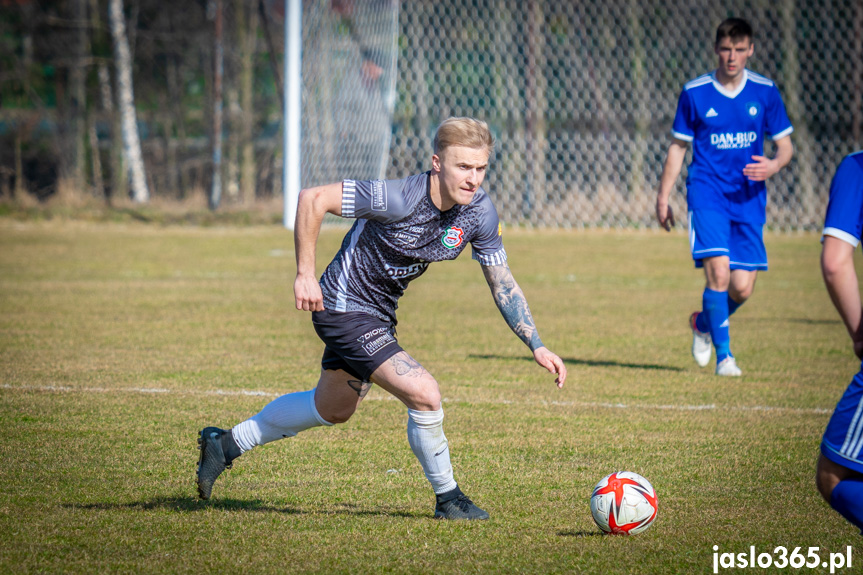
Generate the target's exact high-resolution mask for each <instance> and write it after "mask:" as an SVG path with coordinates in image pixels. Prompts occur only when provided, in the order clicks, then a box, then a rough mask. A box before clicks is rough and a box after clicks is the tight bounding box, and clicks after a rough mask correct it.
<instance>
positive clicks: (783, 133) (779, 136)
mask: <svg viewBox="0 0 863 575" xmlns="http://www.w3.org/2000/svg"><path fill="white" fill-rule="evenodd" d="M793 131H794V126H788V127H787V128H785V129H784V130H782V131H781V132H779V133H778V134H772V135H771V136H770V139H771V140H773V141H774V142H775V141H776V140H781V139H782V138H784V137H785V136H787V135H788V134H790V133H791V132H793Z"/></svg>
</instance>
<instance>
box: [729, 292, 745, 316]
mask: <svg viewBox="0 0 863 575" xmlns="http://www.w3.org/2000/svg"><path fill="white" fill-rule="evenodd" d="M744 303H746V302H745V301H744V302H741V303H737V302H736V301H734V300H733V299H731V296H728V317H731V316H732V315H734V312H736V311H737V308H739V307H740V306H742V305H743V304H744Z"/></svg>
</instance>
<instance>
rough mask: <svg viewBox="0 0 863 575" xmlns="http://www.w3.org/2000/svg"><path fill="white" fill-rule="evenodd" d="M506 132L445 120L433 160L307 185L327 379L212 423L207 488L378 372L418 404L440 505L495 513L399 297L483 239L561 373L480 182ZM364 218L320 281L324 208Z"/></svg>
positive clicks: (303, 249)
mask: <svg viewBox="0 0 863 575" xmlns="http://www.w3.org/2000/svg"><path fill="white" fill-rule="evenodd" d="M493 148H494V140H493V138H492V136H491V133H490V132H489V129H488V126H487V125H486V124H485V122H481V121H478V120H475V119H472V118H449V119H448V120H446V121H444V122H443V123H442V124H441V125H440V127H439V128H438V130H437V134H436V135H435V141H434V154H433V155H432V158H431V160H432V161H431V166H432V167H431V170H430V171H428V172H425V173H422V174H418V175H415V176H411V177H408V178H405V179H403V180H376V181H354V180H344V181H343V182H339V183H335V184H329V185H325V186H320V187H316V188H310V189H306V190H303V191H302V192H301V193H300V198H299V205H298V207H297V220H296V225H295V230H294V240H295V248H296V257H297V277H296V280H295V281H294V296H295V298H296V306H297V309H298V310H304V311H310V312H312V322H313V324H314V326H315V331H316V332H317V333H318V336H319V337H320V338H321V339H322V340H323V342H324V344H325V349H324V354H323V358H322V360H321V367H322V369H321V375H320V379H318V384H317V387H315V388H314V389H311V390H309V391H305V392H297V393H290V394H287V395H283V396H281V397H279V398H278V399H275V400H273V401H272V402H270V403H269V404H268V405H266V406H265V407H264V409H263V410H261V412H260V413H258V414H256V415H255V416H253V417H251V418H249V419H248V420H246V421H243V422H241V423H239V424H237V425H236V426H234V427H233V428H232V429H230V430H225V429H220V428H218V427H207V428H205V429H204V430H202V431H201V434H200V437H199V439H198V443H199V445H200V450H201V452H200V458H199V460H198V471H197V477H198V494H199V496H200V497H201V498H202V499H209V497H210V494H211V492H212V488H213V483H214V482H215V480H216V478H217V477H218V476H219V474H220V473H221V472H222V471H224V470H225V469H227V468H229V467H230V466H231V462H232V461H233V460H234V459H235V458H236V457H238V456H239V455H240V454H241V453H244V452H246V451H248V450H250V449H252V448H253V447H255V446H258V445H263V444H265V443H269V442H271V441H275V440H277V439H282V438H284V437H293V436H294V435H296V434H297V433H299V432H301V431H304V430H306V429H309V428H311V427H316V426H320V425H333V424H336V423H344V422H345V421H347V420H348V419H350V417H351V415H353V413H354V412H355V411H356V409H357V407H359V405H360V403H361V402H362V400H363V398H364V397H365V395H366V393H368V390H369V388H370V387H371V386H372V384H373V383H376V384H378V385H379V386H380V387H381V388H383V389H384V390H386V391H388V392H389V393H391V394H392V395H394V396H395V397H397V398H398V399H399V400H401V401H402V403H404V404H405V406H406V407H407V409H408V423H407V434H408V443H409V444H410V446H411V450H413V452H414V455H416V457H417V459H419V462H420V464H421V465H422V468H423V471H424V472H425V475H426V478H428V480H429V482H430V483H431V485H432V488H433V489H434V492H435V495H436V505H435V517H436V518H442V519H488V513H486V512H485V511H483V510H482V509H480V508H479V507H477V506H476V505H475V504H474V503H473V502H472V501H471V500H470V499H469V498H468V497H467V496H466V495H465V494H464V493H462V491H461V490H460V489H459V487H458V485H457V483H456V481H455V479H454V478H453V469H452V464H451V462H450V453H449V449H448V445H447V439H446V436H445V435H444V432H443V418H444V416H443V409H442V407H441V393H440V388H439V387H438V382H437V380H435V378H434V377H432V375H431V374H430V373H429V372H428V371H426V370H425V369H424V368H423V366H422V365H420V363H419V362H418V361H417V360H416V359H414V358H413V357H411V356H410V355H409V354H408V353H407V352H406V351H404V350H403V349H402V348H401V347H400V346H399V344H398V341H397V340H396V335H395V325H396V308H397V307H398V300H399V298H400V297H401V295H402V294H403V293H404V290H405V288H406V287H407V285H408V283H409V282H410V281H412V280H413V279H415V278H417V277H419V276H420V275H422V274H423V273H424V272H425V270H426V269H427V268H428V266H429V264H430V263H431V262H437V261H443V260H451V259H455V258H456V257H458V255H459V254H460V253H461V252H462V251H463V250H464V249H465V247H466V246H467V244H468V243H470V244H471V246H472V251H473V257H474V259H476V260H478V261H479V263H480V266H481V267H482V271H483V274H484V275H485V279H486V281H487V282H488V285H489V287H490V288H491V293H492V297H493V298H494V301H495V303H496V304H497V307H498V309H499V310H500V313H501V315H503V318H504V320H505V321H506V323H507V325H509V327H510V328H511V329H512V331H513V332H515V334H516V335H517V336H518V337H519V338H520V339H521V340H522V341H523V342H524V343H525V344H526V345H527V346H528V347H529V348H530V349H531V351H532V352H533V357H534V359H535V360H536V362H537V363H538V364H539V365H541V366H542V367H544V368H546V369H547V370H548V371H549V372H550V373H554V374H557V378H556V383H557V386H558V387H563V384H564V381H565V380H566V366H565V365H564V363H563V361H562V360H561V359H560V357H558V356H557V355H555V354H554V353H552V352H551V351H549V350H548V349H547V348H546V347H545V346H544V345H543V344H542V341H541V340H540V338H539V334H538V333H537V329H536V326H535V324H534V321H533V317H532V316H531V313H530V309H529V308H528V305H527V300H526V299H525V297H524V293H523V292H522V290H521V288H520V287H519V286H518V284H517V283H516V281H515V279H514V278H513V276H512V272H511V271H510V269H509V266H508V265H507V263H506V251H505V250H504V248H503V242H502V241H501V237H500V224H499V220H498V215H497V211H496V210H495V208H494V205H493V204H492V202H491V199H490V198H489V197H488V195H487V194H486V193H485V191H484V190H483V189H482V188H481V187H480V186H481V184H482V182H483V179H484V178H485V174H486V170H487V168H488V163H489V156H490V155H491V152H492V150H493ZM327 213H330V214H335V215H338V216H342V217H346V218H356V222H354V225H353V227H351V230H350V231H349V232H348V234H347V235H346V236H345V239H344V241H343V242H342V247H341V249H340V250H339V252H338V254H337V255H336V257H335V258H334V259H333V261H332V262H331V263H330V265H329V266H328V267H327V269H326V271H325V272H324V274H323V276H322V277H321V279H320V281H318V280H317V279H316V277H315V255H316V244H317V238H318V234H319V232H320V229H321V222H322V220H323V218H324V215H325V214H327Z"/></svg>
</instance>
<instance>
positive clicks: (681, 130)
mask: <svg viewBox="0 0 863 575" xmlns="http://www.w3.org/2000/svg"><path fill="white" fill-rule="evenodd" d="M671 135H672V136H674V137H675V138H677V139H678V140H683V141H684V142H691V141H692V140H693V139H694V138H695V109H694V106H693V105H692V95H691V94H690V93H689V91H688V90H683V91H682V92H681V93H680V98H678V100H677V112H676V113H675V114H674V123H673V124H672V125H671Z"/></svg>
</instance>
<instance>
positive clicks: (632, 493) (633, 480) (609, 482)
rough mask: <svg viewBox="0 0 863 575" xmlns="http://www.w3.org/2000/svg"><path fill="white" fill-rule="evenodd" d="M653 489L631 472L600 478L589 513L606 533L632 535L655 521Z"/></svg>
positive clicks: (592, 496)
mask: <svg viewBox="0 0 863 575" xmlns="http://www.w3.org/2000/svg"><path fill="white" fill-rule="evenodd" d="M656 510H657V506H656V490H654V489H653V486H652V485H651V484H650V482H649V481H648V480H647V479H645V478H644V477H642V476H641V475H639V474H637V473H633V472H632V471H617V472H615V473H612V474H611V475H606V476H605V477H603V478H602V479H601V480H600V482H599V483H597V484H596V487H594V488H593V495H591V497H590V513H591V514H592V515H593V520H594V521H596V524H597V525H599V528H600V529H602V530H603V531H605V532H606V533H615V534H623V535H635V534H636V533H641V532H642V531H644V530H645V529H647V528H648V527H650V524H651V523H653V520H654V519H656Z"/></svg>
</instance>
